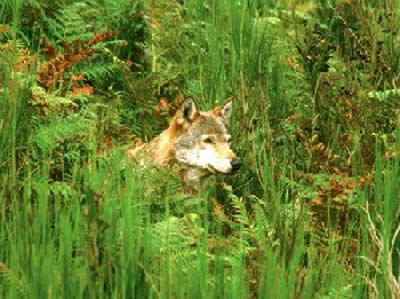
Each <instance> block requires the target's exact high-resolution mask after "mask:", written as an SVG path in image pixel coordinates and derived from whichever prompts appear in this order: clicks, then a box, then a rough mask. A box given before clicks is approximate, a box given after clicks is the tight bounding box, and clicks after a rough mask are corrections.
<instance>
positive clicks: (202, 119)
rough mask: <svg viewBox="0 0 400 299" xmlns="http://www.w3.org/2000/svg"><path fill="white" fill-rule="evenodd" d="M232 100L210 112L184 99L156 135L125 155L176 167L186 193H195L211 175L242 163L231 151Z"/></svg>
mask: <svg viewBox="0 0 400 299" xmlns="http://www.w3.org/2000/svg"><path fill="white" fill-rule="evenodd" d="M231 114H232V101H229V102H228V103H226V104H224V105H222V106H217V107H215V108H214V109H211V110H209V111H198V110H197V107H196V104H195V102H194V100H193V99H192V98H189V99H186V100H185V101H184V103H183V104H182V106H181V107H180V108H179V109H178V110H177V112H176V114H175V116H174V117H173V118H172V120H171V121H170V123H169V126H168V128H167V129H165V130H164V131H163V132H162V133H161V134H160V135H159V136H157V137H156V138H155V139H153V140H152V141H150V142H149V143H144V144H142V145H140V146H138V147H136V148H134V149H130V150H128V156H129V157H130V158H131V159H133V160H135V161H138V162H140V163H141V164H147V163H152V164H154V165H156V166H161V167H167V166H168V165H174V164H175V165H178V166H179V174H180V178H181V180H182V181H183V186H184V191H185V192H186V193H192V194H197V193H198V192H199V190H200V189H201V188H205V187H206V186H207V183H208V180H209V178H210V176H211V175H214V174H233V173H235V172H237V171H238V170H239V169H240V166H241V161H240V159H239V158H238V157H237V156H236V155H235V153H234V152H233V151H232V149H231V135H229V133H228V124H229V123H230V118H231Z"/></svg>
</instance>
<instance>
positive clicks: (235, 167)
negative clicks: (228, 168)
mask: <svg viewBox="0 0 400 299" xmlns="http://www.w3.org/2000/svg"><path fill="white" fill-rule="evenodd" d="M241 165H242V161H240V159H238V158H234V159H233V160H232V172H236V171H238V170H239V169H240V166H241Z"/></svg>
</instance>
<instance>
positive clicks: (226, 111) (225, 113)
mask: <svg viewBox="0 0 400 299" xmlns="http://www.w3.org/2000/svg"><path fill="white" fill-rule="evenodd" d="M231 115H232V101H229V102H228V103H226V104H225V105H224V107H223V108H222V113H221V116H222V118H223V119H224V121H225V122H229V120H230V119H231Z"/></svg>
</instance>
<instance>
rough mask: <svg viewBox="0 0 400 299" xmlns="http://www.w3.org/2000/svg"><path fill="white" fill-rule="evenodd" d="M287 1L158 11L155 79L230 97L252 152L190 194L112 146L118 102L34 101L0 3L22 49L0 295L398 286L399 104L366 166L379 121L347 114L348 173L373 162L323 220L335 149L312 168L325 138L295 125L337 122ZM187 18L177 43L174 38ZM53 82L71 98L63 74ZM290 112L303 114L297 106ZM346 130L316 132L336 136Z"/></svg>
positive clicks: (8, 152) (351, 290) (0, 185)
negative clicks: (73, 106)
mask: <svg viewBox="0 0 400 299" xmlns="http://www.w3.org/2000/svg"><path fill="white" fill-rule="evenodd" d="M95 2H96V1H94V0H93V1H91V3H95ZM293 2H294V1H288V2H287V3H286V2H285V1H279V3H278V4H279V5H277V4H276V3H272V2H268V1H265V3H264V5H261V4H260V5H259V6H260V7H263V9H264V10H262V11H264V14H262V13H260V7H258V8H257V7H255V6H252V5H247V4H246V2H243V1H236V0H224V1H217V0H212V1H211V0H210V1H206V2H203V1H195V0H193V1H185V3H184V4H183V6H182V5H181V4H178V3H175V2H173V3H174V6H172V7H173V8H174V9H177V10H178V11H172V12H171V14H170V15H169V16H168V13H166V14H164V16H163V18H165V19H164V20H163V26H165V27H164V28H163V29H164V30H163V35H162V36H161V37H162V38H164V39H162V40H161V41H160V43H159V44H157V45H156V46H157V47H159V48H158V49H157V48H156V49H155V52H154V53H157V55H158V54H159V55H160V56H159V57H157V61H158V62H159V63H160V72H161V73H160V74H157V78H158V79H159V80H160V81H157V80H156V82H150V83H151V84H154V86H155V87H157V84H159V85H163V84H164V83H165V81H164V80H163V78H169V80H171V81H172V82H173V81H174V80H175V79H176V78H178V79H177V81H180V82H183V83H182V84H183V86H184V88H185V90H186V92H187V93H188V94H193V95H195V96H196V99H197V101H198V104H199V105H200V106H201V107H202V108H204V109H208V108H211V107H213V106H214V105H216V104H217V103H222V102H223V101H224V100H225V99H226V98H228V97H229V96H233V98H234V116H233V120H232V124H231V128H230V129H231V131H232V135H233V136H234V147H235V151H236V152H238V153H239V156H240V157H241V158H242V160H243V168H242V170H241V172H240V174H239V175H237V176H235V177H231V178H225V179H221V178H218V179H216V181H214V183H217V185H218V187H216V188H214V185H213V186H212V187H210V189H209V190H204V192H202V193H201V194H200V195H199V196H189V195H185V194H183V193H182V192H181V191H180V190H181V185H180V183H179V179H178V176H177V175H176V174H175V173H174V172H173V171H172V170H171V171H170V170H168V169H167V170H165V169H156V168H152V167H151V166H149V167H141V166H137V165H134V164H133V163H132V162H131V161H128V159H127V157H126V153H125V151H124V150H122V149H120V148H119V146H115V147H114V148H113V149H112V150H111V151H110V152H106V151H104V148H103V147H104V146H103V145H102V141H103V138H104V134H105V133H104V132H105V130H106V129H107V128H106V125H105V123H106V121H107V117H108V114H107V111H104V110H107V108H108V109H109V110H111V109H114V107H113V106H112V105H111V104H110V105H109V106H107V105H106V104H104V103H103V104H102V105H106V109H104V110H101V109H100V108H98V106H101V105H99V103H98V102H95V103H89V104H87V106H85V105H82V106H80V108H79V109H80V110H79V112H70V113H71V115H72V116H71V115H68V114H67V115H66V116H65V115H62V114H61V113H59V111H56V113H49V114H48V115H46V116H45V117H44V118H41V117H42V116H40V115H39V113H38V111H37V110H35V109H34V107H32V105H31V98H32V93H33V92H32V90H33V89H34V87H36V85H37V82H35V81H34V80H32V77H31V75H32V74H30V73H19V74H16V72H15V67H16V65H17V61H18V55H20V54H18V53H19V52H18V48H21V45H20V43H21V40H23V32H24V30H23V29H24V28H22V27H21V23H20V16H21V13H22V12H25V11H24V10H23V9H24V8H23V4H25V2H23V1H15V2H7V4H3V6H1V7H0V13H1V12H5V11H7V12H9V10H7V8H10V7H11V8H12V9H11V13H12V16H13V17H12V24H10V25H11V26H10V28H11V32H10V35H9V37H10V38H9V39H10V40H9V42H10V43H11V45H12V47H13V51H10V52H6V51H4V50H1V49H3V48H0V51H2V52H1V53H0V55H4V58H7V60H4V61H7V63H1V62H0V65H1V69H0V71H1V77H0V83H1V89H0V223H1V226H0V298H10V299H13V298H33V299H35V298H118V299H119V298H204V299H206V298H232V299H234V298H397V297H396V296H400V289H399V288H398V283H399V272H400V268H399V264H400V263H399V254H398V250H399V248H400V243H399V238H398V229H399V222H398V218H399V215H398V211H399V204H398V200H399V196H400V189H398V186H397V185H398V184H397V180H398V177H399V172H400V164H399V158H398V156H396V154H397V153H398V150H399V148H400V134H399V132H400V131H399V125H398V116H397V123H396V124H395V126H394V127H396V128H397V129H396V130H393V131H392V132H378V133H379V134H375V142H374V143H373V145H374V146H375V148H374V149H372V150H370V151H372V152H374V155H373V160H374V161H373V163H372V165H373V166H372V167H371V171H370V172H368V171H367V169H368V168H369V167H370V165H363V163H364V160H362V159H363V157H362V154H363V152H362V146H363V145H365V144H366V143H363V144H361V141H360V140H361V138H366V139H368V142H369V140H370V139H371V137H370V136H367V137H364V135H362V134H364V133H365V132H361V131H362V130H361V129H359V130H358V131H357V128H352V130H353V129H354V131H350V136H352V138H353V139H354V143H353V146H354V147H353V148H351V155H349V156H348V157H347V158H348V159H347V160H348V161H350V166H352V168H351V169H352V175H353V176H354V177H351V179H357V178H358V176H360V177H363V176H364V175H365V176H366V174H369V175H370V178H369V179H370V181H369V183H370V184H366V186H364V185H362V184H359V185H357V186H356V187H354V189H351V190H350V191H349V192H348V193H344V195H343V197H344V198H345V200H346V205H345V207H346V210H344V211H342V213H343V214H345V215H342V214H341V213H340V212H337V209H338V208H337V205H336V201H337V200H338V199H337V198H336V197H335V195H334V194H333V192H331V193H328V195H327V196H326V201H323V208H324V209H323V210H322V212H320V214H317V217H320V218H317V220H315V218H314V217H315V213H316V212H315V210H313V207H312V205H311V204H310V202H311V201H312V200H316V199H317V200H321V201H322V199H321V198H323V196H325V194H324V193H323V191H324V190H327V189H326V188H328V187H332V186H333V185H334V183H333V182H332V180H331V176H330V175H331V173H329V171H328V170H327V169H328V168H329V166H330V165H328V164H329V163H331V162H330V161H329V160H328V161H325V162H323V163H326V165H325V164H324V165H322V166H321V168H320V169H316V167H315V161H317V158H316V155H317V153H315V152H309V153H308V152H307V150H306V149H305V147H304V146H302V144H301V145H299V144H298V143H299V140H298V139H296V138H298V137H297V135H296V132H297V131H302V132H303V133H304V134H309V133H308V131H307V130H312V134H309V135H308V136H307V137H308V139H311V138H313V135H314V134H317V133H318V130H319V129H321V130H322V129H323V128H328V126H326V127H323V125H324V123H323V124H322V125H321V127H320V128H318V122H323V121H324V120H319V119H318V117H321V115H323V113H322V112H321V113H318V111H317V110H316V109H315V108H316V107H315V106H313V105H316V99H317V96H316V94H317V92H320V91H319V89H318V87H316V86H315V85H316V83H315V82H311V81H312V80H313V78H310V77H307V75H306V74H304V73H301V72H300V71H295V70H293V68H292V67H290V66H289V65H288V64H287V63H286V61H287V59H288V58H290V57H292V56H296V55H297V56H296V57H297V60H298V61H301V58H299V57H298V56H301V55H300V54H299V53H297V52H296V49H295V44H296V43H297V42H298V40H299V38H304V36H301V37H299V36H297V34H302V32H300V31H301V30H299V32H297V31H296V30H297V29H298V28H295V29H294V27H295V26H293V27H292V25H293V23H296V24H297V22H300V21H301V18H300V17H299V16H297V15H296V13H295V12H296V6H295V5H294V3H293ZM303 2H307V1H303ZM367 2H368V1H365V3H364V2H363V5H364V6H365V7H368V5H375V4H371V3H367ZM96 3H97V2H96ZM127 3H129V2H125V3H124V4H127ZM160 3H161V4H168V3H167V2H165V3H164V2H162V1H161V2H160ZM318 3H319V4H320V6H319V7H320V8H324V5H322V4H324V3H325V4H326V5H328V4H329V5H330V9H333V7H334V6H333V1H319V2H318ZM318 3H317V4H318ZM7 5H9V6H7ZM271 7H274V8H276V9H278V8H279V9H280V10H279V11H275V10H270V8H271ZM3 8H4V10H3ZM105 9H106V8H105ZM380 9H381V8H380ZM327 11H328V12H329V11H330V10H329V9H327V10H326V11H325V12H327ZM112 12H113V11H109V13H110V14H112ZM167 12H169V11H167ZM7 14H8V13H7ZM6 17H7V16H6V13H4V16H1V15H0V19H2V18H4V19H6ZM312 17H313V18H315V20H318V17H317V16H316V15H313V16H312ZM321 18H322V17H321ZM303 21H304V20H303ZM182 22H184V23H182ZM291 22H293V23H291ZM0 23H1V22H0ZM179 25H182V28H180V30H181V31H179V33H180V34H182V35H181V44H179V43H177V44H173V46H171V45H169V46H168V45H165V44H164V43H167V42H171V41H170V40H166V38H167V37H168V36H170V37H171V39H173V35H172V34H173V33H177V32H176V31H175V30H176V28H177V26H179ZM289 25H290V26H289ZM121 26H122V25H121ZM333 27H334V26H333V25H332V28H333ZM332 28H331V29H332ZM334 28H336V27H334ZM332 30H334V29H332ZM303 34H306V33H303ZM0 41H3V40H0ZM390 42H391V40H388V41H387V42H386V46H387V47H389V44H390ZM388 43H389V44H388ZM297 45H298V44H297ZM26 46H28V45H25V47H26ZM167 46H168V47H167ZM174 46H176V47H174ZM306 46H307V47H308V46H309V45H306ZM393 47H394V45H393ZM396 49H397V48H395V47H394V50H396ZM146 50H147V49H146ZM303 50H304V49H303ZM304 51H306V50H304ZM310 51H311V50H310ZM4 53H5V54H4ZM390 53H391V54H393V55H395V54H396V51H391V52H390ZM343 55H344V54H343ZM1 57H3V56H1ZM393 57H394V56H391V63H392V64H393V65H395V59H392V58H393ZM338 64H339V62H338ZM313 67H315V65H313ZM305 68H306V67H305ZM314 71H316V69H313V70H312V72H314ZM313 74H314V73H313ZM314 75H315V74H314ZM318 76H323V74H322V75H319V74H318ZM314 79H315V78H314ZM321 80H322V79H321ZM167 81H168V80H167ZM385 82H386V81H385ZM366 84H367V83H366ZM154 86H152V87H154ZM158 87H159V86H158ZM311 87H312V88H311ZM332 89H333V87H332ZM376 90H377V92H381V91H380V89H379V86H377V87H376ZM122 92H126V90H123V91H122ZM122 92H121V93H122ZM332 93H333V92H332ZM46 94H47V96H49V98H51V99H52V100H54V101H56V102H57V101H59V98H57V96H59V94H61V95H60V97H61V98H67V99H69V98H68V96H67V95H66V94H62V91H61V90H55V91H52V92H51V91H46ZM393 94H394V96H393V97H392V98H390V99H397V98H396V97H395V96H396V93H395V92H392V95H393ZM323 95H324V94H320V95H318V96H321V98H322V96H323ZM149 96H150V95H149ZM359 96H360V97H362V96H363V94H361V95H359ZM332 98H333V96H332ZM82 101H83V100H82ZM383 101H389V99H388V98H387V97H384V99H383ZM56 105H59V106H60V107H61V108H63V109H66V111H70V110H67V108H65V107H67V106H63V105H64V104H63V102H62V103H56ZM96 105H97V106H96ZM377 105H378V104H377ZM387 105H390V103H385V105H383V104H382V106H379V105H378V106H377V107H378V108H379V107H383V106H384V107H385V108H388V106H387ZM57 107H58V106H57ZM85 109H86V110H85ZM53 112H54V111H53ZM113 112H114V110H113ZM117 112H118V110H116V114H117ZM336 112H337V111H336ZM336 112H335V113H336ZM392 112H393V113H394V112H396V111H395V110H393V111H392ZM74 113H76V114H74ZM293 114H299V115H300V116H299V117H298V118H296V117H294V118H293V119H294V121H293V122H291V121H290V118H291V116H292V115H293ZM112 115H115V114H112ZM105 116H106V117H105ZM335 116H336V115H335ZM338 118H339V117H338ZM115 121H116V122H117V121H119V120H118V119H117V120H115ZM325 121H326V120H325ZM330 121H332V122H334V120H333V118H329V122H328V121H326V122H327V123H329V124H331V123H330ZM339 122H340V121H338V123H339ZM388 122H389V121H388ZM343 127H344V126H343ZM343 127H341V126H338V128H337V131H338V132H341V131H340V130H342V128H343ZM329 128H330V127H329ZM369 128H370V127H369V126H368V127H366V128H363V130H364V129H365V130H368V129H369ZM368 132H369V131H368ZM323 134H324V132H321V134H320V135H321V136H322V135H323ZM337 135H339V133H338V134H337ZM337 135H332V136H329V135H328V134H326V136H325V137H327V138H328V139H327V140H323V141H324V142H325V144H326V145H327V146H329V147H332V148H334V147H339V146H338V145H337V139H336V137H337ZM321 138H322V137H321ZM302 142H303V143H306V142H310V141H309V140H303V141H302ZM314 145H315V144H314ZM121 148H123V147H122V146H121ZM337 152H338V153H339V150H338V151H337ZM387 152H390V153H393V154H394V155H393V157H389V158H388V157H386V156H385V153H387ZM323 163H322V164H323ZM338 163H342V161H339V162H338ZM343 163H344V162H343ZM365 163H366V162H365ZM366 164H367V163H366ZM338 167H339V166H338ZM307 175H309V176H308V177H309V178H311V179H310V180H312V183H309V182H308V181H307V180H306V179H304V177H307ZM340 179H343V180H345V179H347V178H346V177H344V176H343V177H340ZM222 180H223V181H222ZM339 182H340V183H343V186H345V187H343V188H346V186H347V185H345V183H344V182H342V181H339ZM221 185H223V186H224V187H221ZM327 186H328V187H327ZM340 186H342V185H340ZM328 189H329V188H328ZM329 190H331V189H329ZM321 194H322V195H321ZM346 213H348V215H347V217H346ZM341 216H343V217H342V218H341ZM323 221H325V222H326V223H321V222H323Z"/></svg>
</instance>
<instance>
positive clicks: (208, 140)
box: [204, 137, 213, 143]
mask: <svg viewBox="0 0 400 299" xmlns="http://www.w3.org/2000/svg"><path fill="white" fill-rule="evenodd" d="M204 142H205V143H213V141H212V140H211V138H210V137H207V138H206V139H204Z"/></svg>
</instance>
